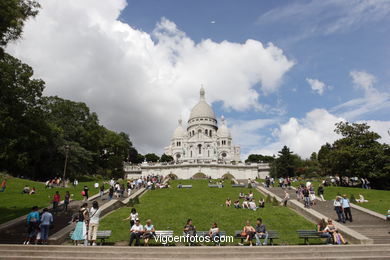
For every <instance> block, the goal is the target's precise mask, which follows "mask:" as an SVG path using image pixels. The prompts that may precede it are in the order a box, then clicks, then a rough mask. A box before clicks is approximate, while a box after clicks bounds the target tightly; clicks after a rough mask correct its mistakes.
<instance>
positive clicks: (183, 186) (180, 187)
mask: <svg viewBox="0 0 390 260" xmlns="http://www.w3.org/2000/svg"><path fill="white" fill-rule="evenodd" d="M177 187H178V188H179V189H182V188H192V185H191V184H190V185H181V184H179V185H177Z"/></svg>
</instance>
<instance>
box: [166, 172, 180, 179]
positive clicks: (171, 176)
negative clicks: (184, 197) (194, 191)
mask: <svg viewBox="0 0 390 260" xmlns="http://www.w3.org/2000/svg"><path fill="white" fill-rule="evenodd" d="M168 177H169V178H170V179H171V180H177V179H179V177H177V175H176V174H173V173H170V174H168Z"/></svg>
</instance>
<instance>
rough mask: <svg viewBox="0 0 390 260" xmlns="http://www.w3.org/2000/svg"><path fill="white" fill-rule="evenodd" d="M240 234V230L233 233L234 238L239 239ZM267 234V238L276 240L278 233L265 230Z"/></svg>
mask: <svg viewBox="0 0 390 260" xmlns="http://www.w3.org/2000/svg"><path fill="white" fill-rule="evenodd" d="M241 232H242V230H236V231H234V236H235V237H241ZM267 233H268V238H278V237H279V236H278V231H276V230H267Z"/></svg>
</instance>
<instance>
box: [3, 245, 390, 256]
mask: <svg viewBox="0 0 390 260" xmlns="http://www.w3.org/2000/svg"><path fill="white" fill-rule="evenodd" d="M389 258H390V247H389V246H388V245H347V246H331V245H321V246H264V247H248V246H245V247H244V246H243V247H237V246H236V247H233V246H221V247H118V246H115V247H114V246H96V247H84V246H33V245H28V246H23V245H0V259H15V260H16V259H26V260H28V259H45V260H49V259H53V260H54V259H59V260H61V259H72V260H78V259H80V260H81V259H84V260H89V259H91V260H92V259H118V260H119V259H145V260H146V259H147V260H157V259H193V260H196V259H231V260H235V259H237V260H238V259H240V260H241V259H263V260H267V259H269V260H271V259H272V260H275V259H280V260H282V259H291V260H307V259H318V260H323V259H360V260H363V259H364V260H366V259H367V260H368V259H389Z"/></svg>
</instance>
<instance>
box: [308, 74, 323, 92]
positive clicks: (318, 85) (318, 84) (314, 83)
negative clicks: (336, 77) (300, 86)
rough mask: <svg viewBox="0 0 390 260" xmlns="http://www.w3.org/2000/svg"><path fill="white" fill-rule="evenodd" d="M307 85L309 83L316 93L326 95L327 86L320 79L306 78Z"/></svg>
mask: <svg viewBox="0 0 390 260" xmlns="http://www.w3.org/2000/svg"><path fill="white" fill-rule="evenodd" d="M306 81H307V83H309V85H310V87H311V89H312V90H313V91H314V92H317V93H318V94H319V95H322V94H324V91H325V89H326V88H327V86H326V84H325V83H324V82H322V81H320V80H318V79H311V78H306Z"/></svg>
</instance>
